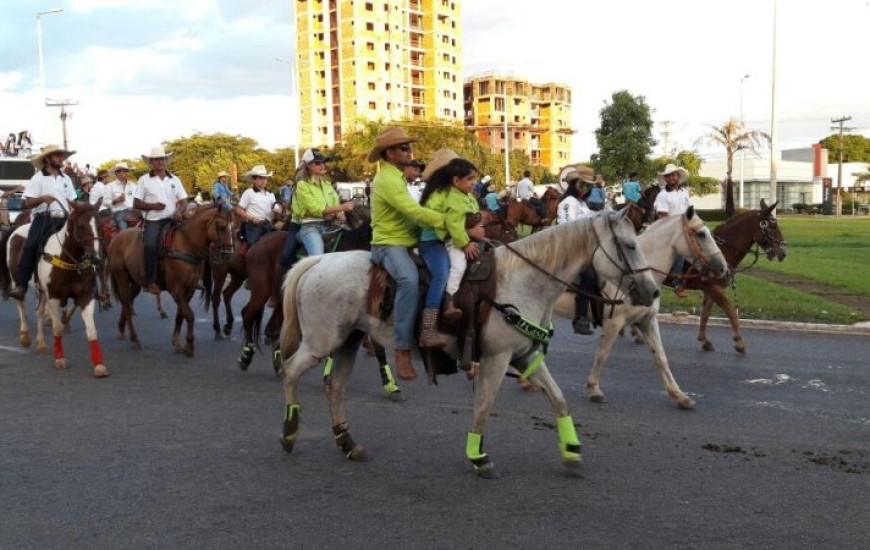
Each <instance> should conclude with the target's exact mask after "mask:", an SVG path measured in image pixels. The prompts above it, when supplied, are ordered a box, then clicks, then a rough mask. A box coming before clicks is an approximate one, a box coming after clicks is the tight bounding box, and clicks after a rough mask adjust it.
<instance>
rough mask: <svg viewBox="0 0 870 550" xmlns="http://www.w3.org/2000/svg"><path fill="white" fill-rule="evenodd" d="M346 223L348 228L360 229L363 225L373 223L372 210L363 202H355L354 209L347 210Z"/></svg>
mask: <svg viewBox="0 0 870 550" xmlns="http://www.w3.org/2000/svg"><path fill="white" fill-rule="evenodd" d="M344 218H345V225H346V226H347V228H348V229H351V230H352V229H358V228H360V227H362V226H363V225H366V224H369V225H371V223H372V211H371V209H369V207H368V206H366V205H365V204H362V203H358V202H354V205H353V210H350V211H349V212H345V214H344Z"/></svg>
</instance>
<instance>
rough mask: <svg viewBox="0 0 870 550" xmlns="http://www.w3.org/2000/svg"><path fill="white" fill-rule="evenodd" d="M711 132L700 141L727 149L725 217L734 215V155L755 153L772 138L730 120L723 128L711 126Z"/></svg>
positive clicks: (734, 120)
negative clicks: (732, 175) (737, 153)
mask: <svg viewBox="0 0 870 550" xmlns="http://www.w3.org/2000/svg"><path fill="white" fill-rule="evenodd" d="M710 128H711V131H710V133H709V134H707V135H705V136H701V137H700V138H699V139H698V141H699V142H701V143H704V144H707V145H710V144H712V145H719V146H722V147H724V148H725V154H726V161H727V168H726V172H725V174H726V178H725V215H726V216H728V217H731V216H733V215H734V182H733V181H732V179H731V172H732V170H733V167H734V153H736V152H738V151H750V152H755V151H756V150H758V147H759V146H761V144H762V142H763V141H767V140H770V136H768V135H767V134H766V133H764V132H762V131H759V130H748V129H747V128H746V127H745V126H744V125H743V123H742V122H740V121H738V120H736V119H733V118H732V119H729V120H728V121H727V122H725V123H724V124H723V125H722V126H712V125H711V126H710Z"/></svg>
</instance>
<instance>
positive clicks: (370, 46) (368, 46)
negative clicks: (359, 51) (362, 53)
mask: <svg viewBox="0 0 870 550" xmlns="http://www.w3.org/2000/svg"><path fill="white" fill-rule="evenodd" d="M366 49H367V50H368V51H370V52H373V51H375V43H374V42H366Z"/></svg>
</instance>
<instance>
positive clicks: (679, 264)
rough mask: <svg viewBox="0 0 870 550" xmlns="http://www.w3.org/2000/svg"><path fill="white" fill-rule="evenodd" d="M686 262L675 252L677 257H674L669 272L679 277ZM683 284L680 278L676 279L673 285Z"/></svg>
mask: <svg viewBox="0 0 870 550" xmlns="http://www.w3.org/2000/svg"><path fill="white" fill-rule="evenodd" d="M685 263H686V259H685V258H683V257H682V256H680V255H679V254H677V257H676V258H674V265H673V266H671V273H672V274H673V275H676V276H677V277H679V276H680V275H682V274H683V266H684V265H685ZM682 284H683V280H682V279H677V281H676V284H675V285H674V286H681V285H682Z"/></svg>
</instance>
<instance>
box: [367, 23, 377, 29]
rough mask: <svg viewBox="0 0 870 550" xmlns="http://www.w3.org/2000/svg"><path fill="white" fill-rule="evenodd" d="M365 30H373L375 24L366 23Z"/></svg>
mask: <svg viewBox="0 0 870 550" xmlns="http://www.w3.org/2000/svg"><path fill="white" fill-rule="evenodd" d="M366 30H367V31H374V30H375V24H374V23H366Z"/></svg>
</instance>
